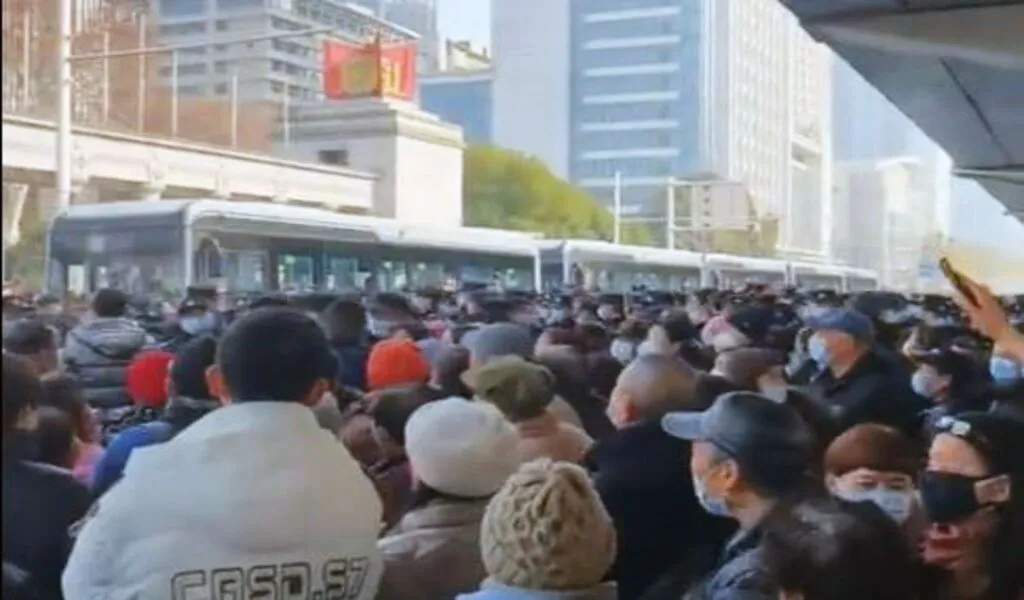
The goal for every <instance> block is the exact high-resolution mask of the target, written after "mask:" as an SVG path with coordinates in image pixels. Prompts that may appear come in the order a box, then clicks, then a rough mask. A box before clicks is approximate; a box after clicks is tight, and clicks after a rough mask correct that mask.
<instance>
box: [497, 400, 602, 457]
mask: <svg viewBox="0 0 1024 600" xmlns="http://www.w3.org/2000/svg"><path fill="white" fill-rule="evenodd" d="M515 427H516V430H517V431H518V432H519V445H518V450H519V458H520V460H521V461H522V462H524V463H525V462H530V461H531V460H536V459H538V458H550V459H551V460H557V461H565V462H571V463H579V462H580V461H581V460H583V455H584V454H586V452H587V450H589V449H590V446H591V445H592V444H593V443H594V440H592V439H590V436H588V435H587V434H586V433H584V432H583V430H582V429H580V428H579V427H576V426H574V425H570V424H568V423H566V422H564V421H560V420H559V419H558V417H556V416H555V415H554V414H553V413H551V412H548V413H546V414H544V415H543V416H541V417H537V418H536V419H530V420H528V421H521V422H519V423H515Z"/></svg>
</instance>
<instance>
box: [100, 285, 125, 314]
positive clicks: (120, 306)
mask: <svg viewBox="0 0 1024 600" xmlns="http://www.w3.org/2000/svg"><path fill="white" fill-rule="evenodd" d="M127 309H128V296H126V295H125V293H124V292H122V291H121V290H115V289H113V288H103V289H101V290H100V291H98V292H96V295H95V296H93V297H92V312H93V313H95V314H96V316H97V317H123V316H124V315H125V313H126V311H127Z"/></svg>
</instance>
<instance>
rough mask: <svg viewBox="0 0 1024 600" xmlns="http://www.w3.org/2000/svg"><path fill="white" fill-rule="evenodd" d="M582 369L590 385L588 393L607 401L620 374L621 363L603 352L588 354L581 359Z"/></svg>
mask: <svg viewBox="0 0 1024 600" xmlns="http://www.w3.org/2000/svg"><path fill="white" fill-rule="evenodd" d="M583 368H584V369H585V370H586V379H587V381H588V382H589V383H590V386H589V387H590V392H591V393H592V394H593V395H595V396H597V397H598V398H600V399H601V400H604V401H606V402H607V401H608V399H609V398H611V396H612V390H614V389H615V384H616V383H617V382H618V380H619V375H621V374H622V369H623V366H622V363H620V362H619V361H618V360H616V359H615V358H613V357H611V356H609V355H608V354H605V353H603V352H599V353H593V354H588V355H587V356H585V357H584V359H583Z"/></svg>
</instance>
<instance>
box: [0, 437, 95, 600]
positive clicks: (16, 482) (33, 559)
mask: <svg viewBox="0 0 1024 600" xmlns="http://www.w3.org/2000/svg"><path fill="white" fill-rule="evenodd" d="M8 442H9V440H5V444H4V458H3V561H4V563H10V564H11V565H13V566H14V567H17V568H18V569H21V570H23V571H24V572H26V573H27V574H28V576H29V577H30V579H31V583H32V587H33V588H34V589H35V591H36V592H38V594H39V597H40V598H44V599H46V600H50V599H54V598H56V599H60V598H63V595H62V594H61V591H60V576H61V572H62V571H63V570H64V565H65V563H66V562H67V559H68V554H70V551H71V538H70V536H69V534H68V529H69V528H70V527H71V526H72V525H73V524H74V523H76V522H77V521H78V520H80V519H81V518H82V517H84V516H85V513H86V512H87V511H88V510H89V505H90V502H91V499H90V496H89V491H88V490H87V489H86V488H85V486H83V485H82V484H80V483H78V482H77V481H75V480H74V479H73V478H72V477H71V473H70V472H68V471H63V470H61V469H58V468H56V467H51V466H49V465H43V464H38V463H33V462H28V461H25V460H22V459H21V458H20V457H22V456H24V455H25V453H24V452H20V451H19V450H18V449H17V448H15V447H13V446H12V445H10V444H9V443H8ZM5 597H6V596H5Z"/></svg>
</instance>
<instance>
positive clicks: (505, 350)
mask: <svg viewBox="0 0 1024 600" xmlns="http://www.w3.org/2000/svg"><path fill="white" fill-rule="evenodd" d="M462 345H463V346H465V347H466V349H467V350H469V354H470V356H472V358H473V359H475V360H476V361H477V362H479V363H481V364H482V363H486V362H488V361H490V360H493V359H495V358H498V357H500V356H518V357H520V358H527V359H528V358H530V357H532V356H533V335H531V334H530V330H529V328H527V327H526V326H525V325H517V324H515V323H493V324H491V325H484V326H483V327H480V328H478V329H474V330H473V331H469V332H466V335H464V336H462Z"/></svg>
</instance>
